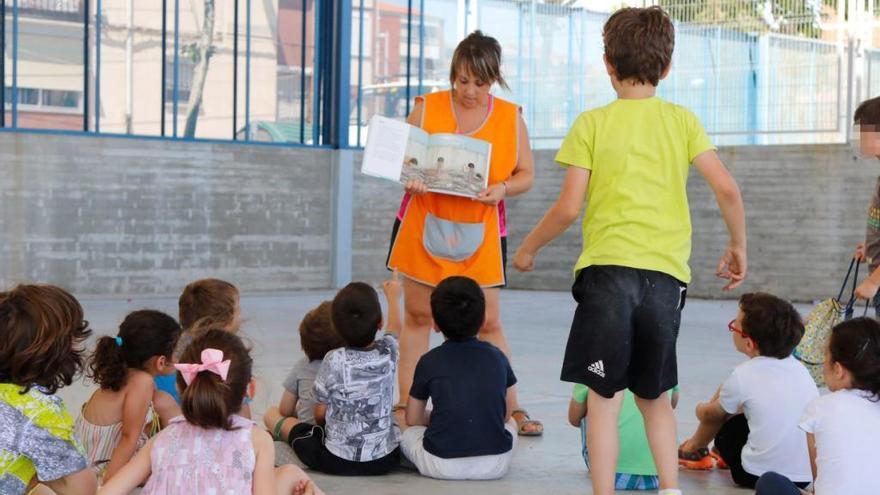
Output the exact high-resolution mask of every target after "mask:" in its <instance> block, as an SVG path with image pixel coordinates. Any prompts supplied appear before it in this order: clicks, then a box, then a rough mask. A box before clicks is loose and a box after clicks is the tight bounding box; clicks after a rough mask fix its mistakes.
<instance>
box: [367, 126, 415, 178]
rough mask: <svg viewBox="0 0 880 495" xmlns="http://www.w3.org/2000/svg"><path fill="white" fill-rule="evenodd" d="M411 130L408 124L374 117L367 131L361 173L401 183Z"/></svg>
mask: <svg viewBox="0 0 880 495" xmlns="http://www.w3.org/2000/svg"><path fill="white" fill-rule="evenodd" d="M411 128H413V127H412V126H411V125H409V124H407V123H406V122H401V121H399V120H394V119H389V118H388V117H383V116H381V115H374V116H373V117H372V118H371V119H370V127H369V129H368V131H367V145H366V147H365V148H364V160H363V163H362V164H361V172H362V173H364V174H367V175H372V176H375V177H381V178H384V179H389V180H393V181H400V178H401V177H400V175H401V170H402V169H403V162H404V155H405V154H406V151H407V143H408V141H409V136H410V129H411Z"/></svg>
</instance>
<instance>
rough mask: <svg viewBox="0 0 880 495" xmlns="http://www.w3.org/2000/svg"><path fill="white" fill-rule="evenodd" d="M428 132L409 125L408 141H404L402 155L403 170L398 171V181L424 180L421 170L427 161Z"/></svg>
mask: <svg viewBox="0 0 880 495" xmlns="http://www.w3.org/2000/svg"><path fill="white" fill-rule="evenodd" d="M429 139H430V138H429V134H428V133H427V132H425V131H424V130H423V129H419V128H418V127H415V126H410V133H409V141H408V142H407V143H406V152H405V153H404V155H403V171H402V172H401V173H400V182H402V183H404V184H406V182H407V181H410V180H413V179H418V180H424V173H423V170H424V168H425V166H426V165H427V161H428V142H429Z"/></svg>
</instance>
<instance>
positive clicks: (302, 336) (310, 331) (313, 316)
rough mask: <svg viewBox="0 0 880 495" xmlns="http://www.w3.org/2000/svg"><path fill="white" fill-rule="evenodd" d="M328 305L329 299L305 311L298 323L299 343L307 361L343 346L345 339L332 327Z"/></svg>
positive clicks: (321, 356)
mask: <svg viewBox="0 0 880 495" xmlns="http://www.w3.org/2000/svg"><path fill="white" fill-rule="evenodd" d="M330 306H331V303H330V301H324V302H322V303H321V304H320V305H319V306H318V307H317V308H315V309H313V310H311V311H309V312H308V313H306V315H305V317H303V319H302V323H300V324H299V340H300V345H302V350H303V352H305V353H306V357H308V358H309V361H315V360H319V359H324V355H326V354H327V353H328V352H330V351H332V350H333V349H338V348H340V347H344V346H345V341H344V340H342V337H340V336H339V333H338V332H336V330H335V329H334V328H333V321H332V320H331V317H330Z"/></svg>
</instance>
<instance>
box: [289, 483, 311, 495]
mask: <svg viewBox="0 0 880 495" xmlns="http://www.w3.org/2000/svg"><path fill="white" fill-rule="evenodd" d="M314 494H315V484H314V483H312V480H299V481H298V482H297V483H296V486H294V487H293V495H314Z"/></svg>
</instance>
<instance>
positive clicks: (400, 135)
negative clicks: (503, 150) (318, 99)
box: [361, 115, 492, 197]
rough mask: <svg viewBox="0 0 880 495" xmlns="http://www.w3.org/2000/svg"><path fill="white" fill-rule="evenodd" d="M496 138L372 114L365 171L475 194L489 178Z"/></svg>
mask: <svg viewBox="0 0 880 495" xmlns="http://www.w3.org/2000/svg"><path fill="white" fill-rule="evenodd" d="M491 155H492V144H491V143H489V142H488V141H483V140H481V139H474V138H472V137H468V136H463V135H461V134H428V133H427V132H425V131H424V130H422V129H420V128H418V127H416V126H413V125H410V124H407V123H406V122H402V121H400V120H395V119H390V118H388V117H383V116H381V115H374V116H373V118H371V119H370V127H369V130H368V134H367V146H366V148H365V149H364V161H363V164H362V165H361V172H362V173H364V174H367V175H372V176H374V177H381V178H384V179H389V180H393V181H396V182H400V183H402V184H405V183H406V182H407V181H410V180H413V179H418V180H421V181H422V182H424V183H425V186H427V188H428V190H429V191H432V192H437V193H442V194H452V195H456V196H466V197H475V196H476V195H477V194H478V193H479V192H480V191H482V190H483V189H485V188H486V186H487V185H488V183H489V159H490V157H491Z"/></svg>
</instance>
